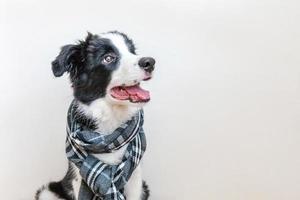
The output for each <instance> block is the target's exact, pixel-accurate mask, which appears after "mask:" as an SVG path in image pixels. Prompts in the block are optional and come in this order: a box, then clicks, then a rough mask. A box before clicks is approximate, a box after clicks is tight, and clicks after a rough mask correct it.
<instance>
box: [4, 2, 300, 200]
mask: <svg viewBox="0 0 300 200" xmlns="http://www.w3.org/2000/svg"><path fill="white" fill-rule="evenodd" d="M0 2H1V3H0V24H1V27H0V28H1V33H0V34H1V37H0V71H1V74H0V95H1V97H0V105H1V108H0V109H1V111H0V134H1V135H0V136H1V138H0V142H1V145H0V153H1V154H0V159H1V160H0V195H1V196H0V199H5V200H27V199H28V200H29V199H33V198H32V196H33V194H34V192H35V190H36V189H37V188H38V187H39V186H40V185H42V184H44V183H46V182H48V181H50V180H58V179H59V178H61V177H62V176H63V174H64V172H65V169H66V158H65V154H64V140H65V134H66V133H65V123H66V112H67V108H68V105H69V103H70V101H71V99H72V91H71V89H70V86H69V81H68V78H67V76H64V77H62V78H57V79H56V78H54V76H53V75H52V72H51V67H50V63H51V61H52V60H53V59H54V58H55V56H56V55H57V54H58V51H59V47H60V46H62V45H65V44H68V43H74V42H76V41H77V40H78V39H83V38H84V37H85V36H86V31H91V32H93V33H101V32H105V31H108V30H120V31H124V32H126V33H127V34H128V35H129V36H131V37H132V38H134V40H135V42H136V44H137V47H138V50H139V52H140V53H141V54H143V55H150V56H153V57H155V58H156V60H157V65H156V67H157V68H156V77H155V78H154V79H153V80H152V81H151V82H149V83H147V86H146V87H147V88H148V89H149V90H150V91H151V94H152V101H151V103H150V104H149V105H148V106H147V107H146V108H145V113H146V121H145V130H146V134H147V137H148V151H147V153H146V154H145V156H144V176H145V179H146V180H147V181H148V183H149V185H150V187H151V191H152V192H151V195H152V198H151V199H153V200H169V199H170V200H171V199H172V200H175V199H176V200H177V199H178V200H200V199H201V200H296V199H297V200H298V199H300V156H299V153H300V134H299V131H300V67H299V63H300V62H299V61H300V56H299V52H300V25H299V20H300V14H299V13H300V12H299V10H300V3H299V1H297V0H294V1H293V0H285V1H283V0H282V1H280V0H227V1H224V0H199V1H191V0H188V1H167V0H160V1H154V0H151V1H150V0H149V1H141V0H139V1H137V0H136V1H132V0H130V1H115V0H110V1H100V0H97V1H96V0H95V1H92V0H89V1H81V2H77V1H74V0H72V1H71V0H70V1H65V0H64V1H63V0H48V1H42V0H26V1H25V0H24V1H21V0H19V1H17V0H9V1H8V0H7V1H3V0H2V1H0Z"/></svg>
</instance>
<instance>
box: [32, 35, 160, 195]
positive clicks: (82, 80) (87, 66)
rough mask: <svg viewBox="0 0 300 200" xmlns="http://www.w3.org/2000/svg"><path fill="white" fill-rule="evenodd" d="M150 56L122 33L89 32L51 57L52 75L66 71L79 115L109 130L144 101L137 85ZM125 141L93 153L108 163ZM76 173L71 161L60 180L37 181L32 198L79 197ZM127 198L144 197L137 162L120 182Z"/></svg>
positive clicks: (149, 72)
mask: <svg viewBox="0 0 300 200" xmlns="http://www.w3.org/2000/svg"><path fill="white" fill-rule="evenodd" d="M154 68H155V59H154V58H152V57H142V56H139V55H138V54H137V53H136V48H135V45H134V43H133V41H132V40H131V39H130V38H129V37H128V36H127V35H126V34H124V33H121V32H118V31H111V32H106V33H102V34H98V35H97V34H92V33H88V35H87V37H86V38H85V39H84V40H80V41H79V42H78V43H76V44H69V45H65V46H63V47H62V48H61V51H60V53H59V55H58V56H57V57H56V59H55V60H54V61H53V62H52V71H53V74H54V76H55V77H60V76H62V75H63V74H64V73H68V74H69V77H70V82H71V85H72V89H73V95H74V99H75V100H76V102H77V109H78V112H79V113H80V114H81V118H82V119H83V120H85V119H87V120H91V121H92V123H93V130H94V131H100V132H104V133H107V134H110V133H112V132H113V131H114V130H115V129H117V128H118V127H119V126H120V125H121V124H122V123H124V122H126V121H128V120H129V119H131V118H132V117H133V116H134V115H135V114H136V113H137V112H139V111H140V110H141V109H142V107H143V106H144V105H145V104H146V103H147V102H149V100H150V95H149V92H148V91H147V90H144V89H142V88H141V86H140V83H141V82H142V81H148V80H150V79H151V78H152V76H153V70H154ZM126 147H127V145H125V146H123V147H122V148H120V149H119V150H116V151H114V152H111V153H100V154H94V156H96V157H97V158H98V159H99V160H101V161H103V162H105V163H108V164H110V165H117V164H118V163H120V162H121V159H122V157H123V154H124V151H125V149H126ZM81 180H82V178H81V175H80V174H79V170H78V168H77V167H76V166H75V165H74V164H73V163H71V162H69V167H68V171H67V173H66V175H65V176H64V178H63V179H62V180H61V181H58V182H50V183H48V184H46V185H44V186H42V187H41V188H40V189H39V190H38V191H37V192H36V195H35V199H36V200H58V199H64V200H76V199H78V194H79V187H80V183H81ZM124 194H125V197H126V199H127V200H147V199H148V197H149V189H148V186H147V184H146V183H145V181H144V180H143V179H142V169H141V166H140V165H138V166H137V167H136V168H135V170H134V171H133V173H132V175H131V177H130V179H129V180H128V182H127V183H126V185H125V187H124Z"/></svg>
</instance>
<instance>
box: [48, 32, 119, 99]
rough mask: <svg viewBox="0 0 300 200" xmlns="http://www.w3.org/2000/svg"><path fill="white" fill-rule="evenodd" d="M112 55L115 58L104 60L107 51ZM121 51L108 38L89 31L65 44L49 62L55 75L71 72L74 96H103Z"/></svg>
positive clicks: (85, 97) (117, 64)
mask: <svg viewBox="0 0 300 200" xmlns="http://www.w3.org/2000/svg"><path fill="white" fill-rule="evenodd" d="M108 54H109V55H113V56H114V57H115V60H114V61H113V62H111V63H109V64H107V63H103V59H104V57H105V56H106V55H108ZM119 61H120V53H119V51H118V49H117V48H116V47H115V46H114V45H113V44H112V42H111V41H110V40H109V39H105V38H101V37H99V36H97V35H92V34H90V33H89V34H88V36H87V38H86V39H85V40H84V41H80V42H79V44H77V45H66V46H64V47H63V48H62V50H61V52H60V54H59V55H58V56H57V58H56V59H55V60H54V61H53V62H52V70H53V73H54V75H55V76H57V77H58V76H61V75H62V74H63V73H64V72H69V73H70V80H71V83H72V87H73V89H74V97H75V98H76V99H77V100H79V101H81V102H82V103H86V104H88V103H90V102H91V101H93V100H95V99H98V98H101V97H104V96H105V95H106V88H107V86H108V84H109V82H110V80H111V74H112V72H113V71H114V70H116V69H117V68H118V66H119Z"/></svg>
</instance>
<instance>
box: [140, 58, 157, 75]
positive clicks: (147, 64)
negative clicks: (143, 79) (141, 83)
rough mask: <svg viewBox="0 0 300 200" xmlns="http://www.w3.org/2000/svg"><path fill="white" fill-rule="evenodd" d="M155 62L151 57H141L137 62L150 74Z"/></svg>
mask: <svg viewBox="0 0 300 200" xmlns="http://www.w3.org/2000/svg"><path fill="white" fill-rule="evenodd" d="M154 64H155V60H154V58H151V57H142V58H141V59H140V60H139V66H140V67H141V68H142V69H143V70H145V71H146V72H149V73H151V72H152V71H153V70H154Z"/></svg>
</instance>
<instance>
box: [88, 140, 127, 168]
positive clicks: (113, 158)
mask: <svg viewBox="0 0 300 200" xmlns="http://www.w3.org/2000/svg"><path fill="white" fill-rule="evenodd" d="M127 146H128V144H126V145H124V146H123V147H122V148H121V149H119V150H117V151H114V152H111V153H101V154H93V155H94V156H95V157H96V158H98V159H99V160H101V161H103V162H105V163H107V164H110V165H116V164H119V163H120V162H121V161H122V157H123V155H124V152H125V150H126V148H127Z"/></svg>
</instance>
